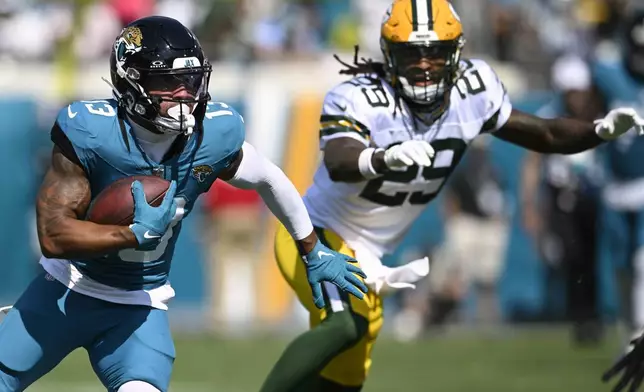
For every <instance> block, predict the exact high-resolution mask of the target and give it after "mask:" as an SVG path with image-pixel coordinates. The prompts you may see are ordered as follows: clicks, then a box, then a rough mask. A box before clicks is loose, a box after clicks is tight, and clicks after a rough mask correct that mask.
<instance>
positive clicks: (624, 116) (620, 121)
mask: <svg viewBox="0 0 644 392" xmlns="http://www.w3.org/2000/svg"><path fill="white" fill-rule="evenodd" d="M643 127H644V120H642V118H641V117H640V116H639V115H638V114H637V112H635V110H634V109H631V108H618V109H613V110H611V111H610V112H608V114H607V115H606V117H604V118H603V119H601V120H596V121H595V132H597V136H599V137H600V138H602V139H604V140H613V139H616V138H618V137H620V136H622V135H623V134H625V133H626V132H628V131H630V130H631V128H635V129H636V131H637V134H638V135H642V134H643V133H644V128H643Z"/></svg>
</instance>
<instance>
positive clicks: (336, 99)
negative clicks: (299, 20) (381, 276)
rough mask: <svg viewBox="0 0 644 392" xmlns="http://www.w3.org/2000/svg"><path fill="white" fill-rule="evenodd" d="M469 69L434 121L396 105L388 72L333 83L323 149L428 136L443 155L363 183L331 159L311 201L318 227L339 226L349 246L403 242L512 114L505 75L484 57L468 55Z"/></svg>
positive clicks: (374, 247) (465, 65)
mask: <svg viewBox="0 0 644 392" xmlns="http://www.w3.org/2000/svg"><path fill="white" fill-rule="evenodd" d="M460 66H461V67H462V68H461V69H462V76H461V77H460V78H459V79H458V81H457V83H456V84H455V86H454V87H453V88H452V91H451V93H450V97H449V106H448V108H447V110H446V111H445V112H444V114H443V115H442V116H441V117H440V118H439V119H438V120H436V121H435V122H434V123H433V124H431V125H426V124H424V123H422V122H420V121H418V120H417V119H415V117H414V116H413V114H411V113H410V112H409V110H408V108H407V106H406V105H405V104H404V102H401V104H400V105H399V106H398V107H397V108H396V100H395V95H394V90H393V88H392V87H391V85H390V84H389V83H388V82H387V81H386V80H384V79H382V78H378V77H376V76H375V75H372V76H358V77H355V78H353V79H351V80H348V81H346V82H344V83H342V84H339V85H337V86H336V87H334V88H333V89H331V90H330V91H329V92H328V93H327V95H326V97H325V99H324V105H323V108H322V115H321V118H320V122H321V128H320V148H321V149H322V150H324V148H325V145H326V143H327V142H328V141H329V140H332V139H337V138H344V137H349V138H352V139H355V140H358V141H360V142H362V143H364V145H365V146H371V147H381V148H385V149H386V148H388V147H389V146H391V145H394V144H396V143H401V142H404V141H407V140H426V141H427V142H429V143H430V144H431V145H432V147H433V148H434V150H435V151H436V155H435V157H434V161H433V163H432V166H430V167H423V168H419V167H418V166H412V167H409V168H408V169H407V170H405V171H400V172H393V171H392V172H389V173H387V174H386V175H384V176H381V177H379V178H376V179H373V180H369V181H366V180H365V181H362V182H358V183H345V182H333V181H331V179H330V178H329V173H328V171H327V169H326V167H325V166H324V164H323V163H321V164H320V166H319V167H318V169H317V172H316V173H315V177H314V180H313V185H311V187H310V188H309V189H308V190H307V192H306V195H305V196H304V201H305V203H306V205H307V208H308V210H309V214H310V215H311V219H312V221H313V223H314V224H315V225H316V226H319V227H324V228H327V229H330V230H333V231H335V232H336V233H337V234H338V235H339V236H341V237H342V238H343V240H344V241H345V242H346V243H347V244H348V245H349V246H357V245H358V244H359V245H361V246H362V247H366V248H368V249H369V250H370V251H371V252H373V253H374V254H376V255H379V256H382V254H384V253H389V252H391V251H393V250H394V249H395V247H396V246H397V245H398V243H399V242H400V240H401V239H402V237H403V236H404V234H405V233H406V232H407V230H408V229H409V227H410V226H411V224H412V223H413V222H414V220H415V219H416V218H417V217H418V215H419V214H420V213H421V212H422V211H423V209H424V208H425V206H426V205H427V203H429V202H430V201H431V200H432V199H434V198H435V197H436V195H437V194H438V192H439V191H440V190H441V188H442V186H443V185H444V183H445V181H446V180H447V178H448V177H449V175H450V174H451V172H452V171H453V169H454V168H455V167H456V165H457V164H458V162H459V161H460V159H461V158H462V156H463V154H464V152H465V150H466V149H467V146H468V145H469V143H470V142H471V141H472V140H473V139H474V138H475V137H476V136H477V135H479V134H481V133H484V132H494V131H496V130H498V129H499V128H500V127H502V126H503V125H504V124H505V123H506V122H507V120H508V118H509V117H510V113H511V111H512V105H511V103H510V100H509V98H508V95H507V92H506V90H505V88H504V86H503V84H502V82H501V81H500V80H499V78H498V77H497V75H496V73H495V72H494V71H493V70H492V68H491V67H490V66H489V65H488V64H487V63H485V62H484V61H482V60H462V61H461V64H460Z"/></svg>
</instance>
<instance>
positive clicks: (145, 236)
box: [143, 230, 161, 240]
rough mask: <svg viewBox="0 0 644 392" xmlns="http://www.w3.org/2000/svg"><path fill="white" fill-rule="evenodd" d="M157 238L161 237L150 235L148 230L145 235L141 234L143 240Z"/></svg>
mask: <svg viewBox="0 0 644 392" xmlns="http://www.w3.org/2000/svg"><path fill="white" fill-rule="evenodd" d="M159 237H161V236H160V235H152V234H150V230H148V231H146V232H145V233H143V238H147V239H150V240H152V239H155V238H159Z"/></svg>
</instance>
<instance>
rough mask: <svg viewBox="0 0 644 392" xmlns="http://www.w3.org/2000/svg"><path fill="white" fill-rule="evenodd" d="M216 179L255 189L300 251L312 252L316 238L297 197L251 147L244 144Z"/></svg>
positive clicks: (279, 173)
mask: <svg viewBox="0 0 644 392" xmlns="http://www.w3.org/2000/svg"><path fill="white" fill-rule="evenodd" d="M219 178H220V179H222V180H224V181H227V182H229V183H230V184H231V185H233V186H235V187H237V188H242V189H255V190H256V191H257V193H258V194H259V195H260V196H261V197H262V199H263V200H264V202H265V203H266V205H267V206H268V208H269V209H270V210H271V212H272V213H273V214H274V215H275V216H276V217H277V218H278V219H279V220H280V222H282V224H284V226H285V227H286V229H287V230H288V231H289V233H291V235H292V236H293V238H294V239H295V240H296V242H297V244H298V248H299V249H300V252H301V253H303V254H306V253H309V252H311V251H312V250H313V247H315V244H316V243H317V241H318V238H317V236H316V235H315V231H314V230H313V224H312V223H311V219H310V218H309V214H308V212H307V211H306V207H305V206H304V202H303V201H302V198H301V197H300V194H299V193H298V191H297V189H296V188H295V186H294V185H293V183H292V182H291V181H290V180H289V178H288V177H287V176H286V174H284V172H283V171H282V170H281V169H280V168H279V167H277V166H276V165H275V164H274V163H273V162H271V161H269V160H268V159H266V158H265V157H264V156H262V155H260V154H259V153H258V152H257V150H255V148H254V147H253V146H252V145H250V144H248V143H244V145H243V146H242V149H241V150H239V153H238V154H237V156H236V157H235V159H234V160H233V161H232V163H231V164H230V165H229V166H228V167H227V168H226V169H224V171H223V172H222V173H220V175H219Z"/></svg>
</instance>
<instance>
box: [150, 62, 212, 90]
mask: <svg viewBox="0 0 644 392" xmlns="http://www.w3.org/2000/svg"><path fill="white" fill-rule="evenodd" d="M210 72H211V71H210V67H197V68H187V69H181V70H176V69H172V70H167V71H152V72H142V75H141V77H140V78H139V80H138V83H139V84H140V85H141V86H142V87H143V88H144V89H145V91H147V92H172V91H175V90H177V89H178V88H180V87H183V88H185V89H186V90H187V91H188V92H189V93H191V94H193V95H195V96H198V95H200V94H202V93H204V89H205V86H206V84H207V81H208V77H209V76H210Z"/></svg>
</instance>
